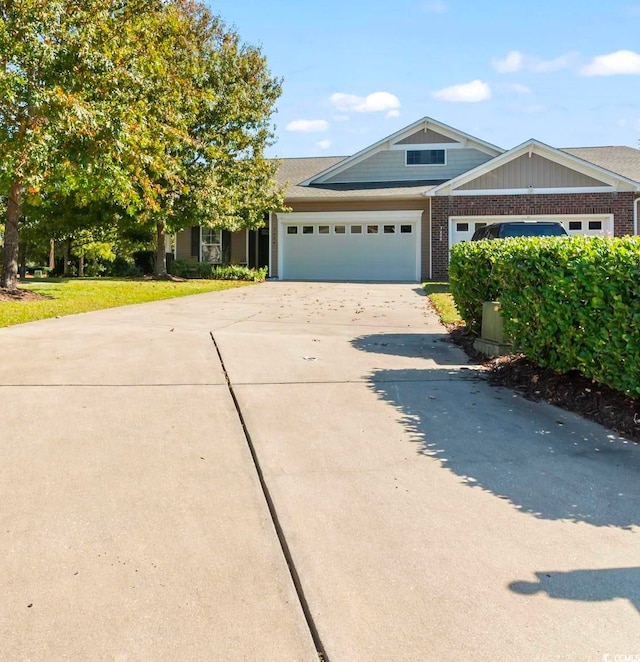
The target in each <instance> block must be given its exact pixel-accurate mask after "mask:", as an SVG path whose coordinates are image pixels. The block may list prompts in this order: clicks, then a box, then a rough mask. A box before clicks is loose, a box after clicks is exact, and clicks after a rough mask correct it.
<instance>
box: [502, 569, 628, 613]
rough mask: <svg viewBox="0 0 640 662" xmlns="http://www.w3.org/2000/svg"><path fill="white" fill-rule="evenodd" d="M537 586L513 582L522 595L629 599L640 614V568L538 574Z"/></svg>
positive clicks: (597, 600)
mask: <svg viewBox="0 0 640 662" xmlns="http://www.w3.org/2000/svg"><path fill="white" fill-rule="evenodd" d="M536 577H537V580H538V581H536V582H523V581H518V582H512V583H511V584H509V588H510V589H511V590H512V591H513V592H514V593H520V594H521V595H535V594H536V593H540V592H544V593H546V594H547V595H548V596H549V597H550V598H555V599H558V600H580V601H583V602H607V601H609V600H615V599H616V598H625V599H626V600H629V601H630V602H631V604H632V605H633V606H634V607H635V608H636V609H637V610H638V613H640V568H605V569H600V570H571V571H570V572H555V571H552V570H549V571H546V572H536Z"/></svg>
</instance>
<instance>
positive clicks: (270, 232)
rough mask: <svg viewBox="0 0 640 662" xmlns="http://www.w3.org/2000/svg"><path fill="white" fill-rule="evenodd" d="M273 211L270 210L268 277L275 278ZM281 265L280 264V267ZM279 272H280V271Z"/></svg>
mask: <svg viewBox="0 0 640 662" xmlns="http://www.w3.org/2000/svg"><path fill="white" fill-rule="evenodd" d="M272 246H273V212H272V211H270V212H269V269H268V272H267V277H268V278H273V248H272ZM279 268H280V265H278V269H279ZM278 274H279V272H278Z"/></svg>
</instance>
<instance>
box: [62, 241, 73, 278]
mask: <svg viewBox="0 0 640 662" xmlns="http://www.w3.org/2000/svg"><path fill="white" fill-rule="evenodd" d="M62 275H63V276H66V277H69V276H70V275H71V239H65V241H64V271H63V274H62Z"/></svg>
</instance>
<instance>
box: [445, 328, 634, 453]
mask: <svg viewBox="0 0 640 662" xmlns="http://www.w3.org/2000/svg"><path fill="white" fill-rule="evenodd" d="M449 332H450V334H451V340H452V341H453V342H454V343H455V344H456V345H459V346H460V347H462V349H464V351H465V352H466V353H467V355H468V356H469V358H471V359H472V360H473V361H475V362H477V363H482V364H483V365H484V366H485V367H486V368H487V371H488V381H489V383H490V384H492V385H494V386H506V387H509V388H513V389H515V390H517V391H519V392H520V393H522V395H523V396H524V397H525V398H528V399H529V400H544V401H546V402H549V403H551V404H553V405H556V406H557V407H561V408H562V409H566V410H568V411H572V412H575V413H576V414H580V415H581V416H583V417H584V418H588V419H590V420H592V421H595V422H596V423H600V424H601V425H603V426H605V427H607V428H609V429H611V430H614V431H615V432H617V433H619V434H621V435H623V436H624V437H627V438H628V439H632V440H634V441H636V442H640V400H638V399H634V398H630V397H628V396H626V395H624V393H620V392H619V391H615V390H613V389H611V388H609V387H608V386H604V385H602V384H598V383H597V382H594V381H592V380H591V379H587V378H586V377H584V375H582V374H580V373H579V372H569V373H564V374H563V373H558V372H556V371H555V370H550V369H548V368H542V367H540V366H539V365H536V364H535V363H532V362H531V361H529V360H528V359H527V358H526V357H525V356H523V355H522V354H513V355H510V356H502V357H499V358H496V359H490V358H487V357H486V356H484V355H483V354H480V353H479V352H477V351H476V350H475V349H474V348H473V341H474V340H475V336H474V335H472V334H470V333H469V332H468V331H467V330H466V328H465V327H451V328H450V329H449Z"/></svg>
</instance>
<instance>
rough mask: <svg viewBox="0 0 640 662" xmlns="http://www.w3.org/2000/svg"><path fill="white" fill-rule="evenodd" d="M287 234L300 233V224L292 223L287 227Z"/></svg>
mask: <svg viewBox="0 0 640 662" xmlns="http://www.w3.org/2000/svg"><path fill="white" fill-rule="evenodd" d="M287 234H298V226H297V225H290V226H289V227H288V228H287Z"/></svg>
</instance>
